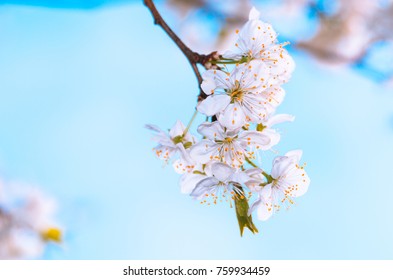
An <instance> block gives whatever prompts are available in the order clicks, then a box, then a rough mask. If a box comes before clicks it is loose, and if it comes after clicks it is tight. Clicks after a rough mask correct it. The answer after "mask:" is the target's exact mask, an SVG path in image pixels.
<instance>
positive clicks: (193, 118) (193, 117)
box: [183, 109, 198, 137]
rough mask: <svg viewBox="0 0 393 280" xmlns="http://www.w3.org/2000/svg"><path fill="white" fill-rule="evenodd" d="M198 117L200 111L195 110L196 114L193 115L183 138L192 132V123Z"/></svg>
mask: <svg viewBox="0 0 393 280" xmlns="http://www.w3.org/2000/svg"><path fill="white" fill-rule="evenodd" d="M197 115H198V110H196V109H195V112H194V114H193V115H192V117H191V120H190V122H189V123H188V125H187V127H186V129H185V130H184V132H183V137H184V136H186V134H187V132H188V131H189V130H190V127H191V125H192V123H193V122H194V120H195V118H196V116H197Z"/></svg>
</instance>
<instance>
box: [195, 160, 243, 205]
mask: <svg viewBox="0 0 393 280" xmlns="http://www.w3.org/2000/svg"><path fill="white" fill-rule="evenodd" d="M195 175H197V174H195ZM194 178H195V177H194ZM248 180H249V177H248V175H247V174H245V173H244V172H242V171H239V170H237V169H235V168H232V167H230V166H228V165H227V164H224V163H221V162H211V163H210V164H207V165H206V167H205V169H204V173H203V174H201V175H200V177H198V181H197V182H196V184H195V187H194V188H193V190H192V191H191V194H190V195H191V196H193V197H195V198H197V199H204V198H205V200H204V201H202V203H204V202H205V203H209V202H207V201H206V198H211V199H212V202H213V203H214V204H216V203H217V200H222V199H225V200H228V198H229V199H235V197H236V196H238V195H243V193H242V191H240V189H239V187H240V186H241V185H242V184H244V183H245V182H246V181H248ZM195 181H196V180H195ZM195 181H194V182H192V184H194V183H195ZM190 183H191V182H190V181H189V187H191V184H190ZM190 189H191V188H190Z"/></svg>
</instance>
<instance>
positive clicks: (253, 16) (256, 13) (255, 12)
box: [248, 7, 261, 20]
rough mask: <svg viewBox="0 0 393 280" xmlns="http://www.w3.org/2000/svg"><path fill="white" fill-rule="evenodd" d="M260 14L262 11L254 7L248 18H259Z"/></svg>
mask: <svg viewBox="0 0 393 280" xmlns="http://www.w3.org/2000/svg"><path fill="white" fill-rule="evenodd" d="M260 15H261V13H260V12H259V11H258V10H257V9H256V8H255V7H252V9H251V11H250V14H249V15H248V19H249V20H257V19H259V16H260Z"/></svg>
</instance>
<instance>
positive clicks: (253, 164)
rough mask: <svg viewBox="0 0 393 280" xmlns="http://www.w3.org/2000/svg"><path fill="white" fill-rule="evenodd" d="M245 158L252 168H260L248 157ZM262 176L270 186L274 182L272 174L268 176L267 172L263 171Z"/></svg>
mask: <svg viewBox="0 0 393 280" xmlns="http://www.w3.org/2000/svg"><path fill="white" fill-rule="evenodd" d="M244 158H245V160H246V161H247V163H249V164H250V165H251V166H252V167H255V168H259V167H258V165H256V164H255V163H253V162H252V161H251V160H250V159H249V158H248V157H244ZM262 175H263V176H265V178H266V180H267V183H268V184H270V183H271V182H273V180H274V178H273V177H272V176H271V175H270V174H268V173H266V172H265V171H263V170H262Z"/></svg>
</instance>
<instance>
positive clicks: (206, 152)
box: [190, 140, 219, 164]
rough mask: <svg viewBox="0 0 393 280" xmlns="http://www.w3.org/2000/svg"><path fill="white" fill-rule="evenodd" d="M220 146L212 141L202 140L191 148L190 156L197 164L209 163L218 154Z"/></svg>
mask: <svg viewBox="0 0 393 280" xmlns="http://www.w3.org/2000/svg"><path fill="white" fill-rule="evenodd" d="M218 147H219V146H218V145H217V144H216V143H214V142H212V141H210V140H202V141H200V142H199V143H197V144H195V145H193V146H192V147H191V148H190V155H191V157H192V158H193V159H195V161H196V162H200V163H202V164H204V163H207V162H209V161H210V160H211V159H213V157H214V156H215V155H216V154H217V153H218Z"/></svg>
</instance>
